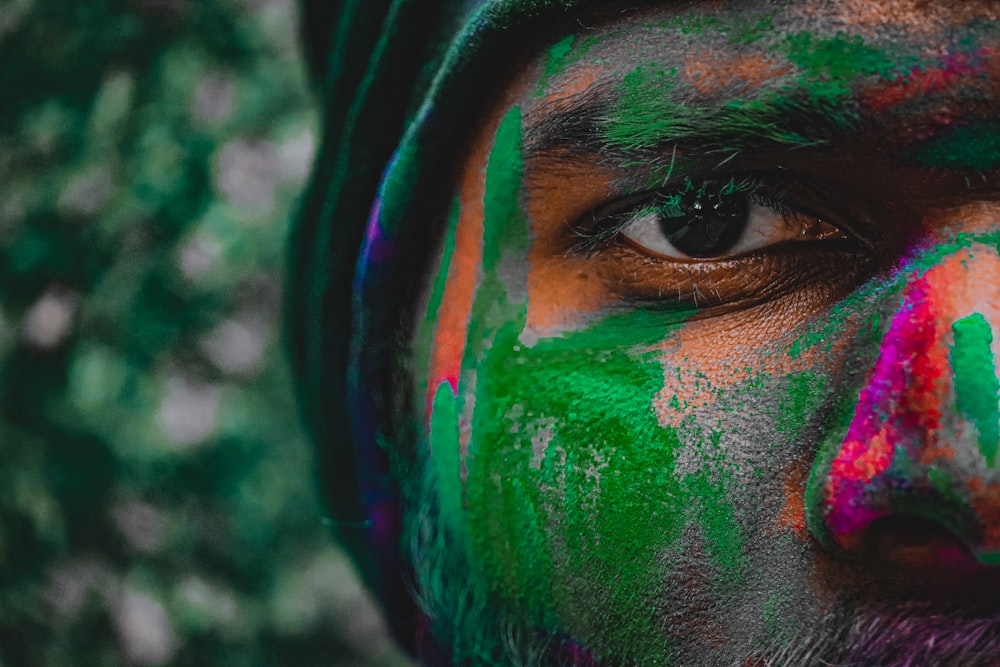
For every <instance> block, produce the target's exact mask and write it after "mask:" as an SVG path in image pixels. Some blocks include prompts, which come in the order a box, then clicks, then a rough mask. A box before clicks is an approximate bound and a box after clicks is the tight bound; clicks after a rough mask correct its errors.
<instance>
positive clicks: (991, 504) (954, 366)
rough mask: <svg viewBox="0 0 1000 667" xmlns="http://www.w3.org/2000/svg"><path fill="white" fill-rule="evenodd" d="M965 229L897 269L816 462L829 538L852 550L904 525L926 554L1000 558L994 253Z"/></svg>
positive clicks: (983, 560)
mask: <svg viewBox="0 0 1000 667" xmlns="http://www.w3.org/2000/svg"><path fill="white" fill-rule="evenodd" d="M965 238H966V240H961V239H960V240H958V241H955V242H953V243H951V244H950V245H949V244H942V245H938V246H937V249H925V250H924V251H923V253H922V254H921V256H920V258H919V260H918V261H915V262H913V263H912V264H911V266H910V268H909V269H904V273H906V282H905V285H906V286H905V288H904V289H903V293H902V299H899V306H898V308H897V310H896V311H895V313H894V314H893V316H892V319H891V323H890V325H889V328H888V331H887V333H886V334H885V336H884V337H883V338H882V341H881V344H880V351H879V354H878V357H877V361H876V362H875V364H874V367H873V368H872V369H871V370H870V372H869V373H868V376H867V379H866V381H865V385H864V387H863V388H862V390H861V393H860V396H859V398H858V401H857V404H856V407H855V410H854V413H853V416H852V417H851V418H850V425H849V427H848V429H847V432H846V435H845V436H844V438H843V440H842V441H840V443H839V445H835V446H834V447H833V450H832V454H833V455H832V459H831V458H830V457H829V454H828V455H827V456H824V457H823V458H824V460H825V462H826V463H825V464H824V465H823V468H825V470H824V471H821V470H816V471H814V473H813V475H814V477H813V481H812V482H811V485H813V484H815V486H814V487H813V491H815V492H816V493H815V494H814V496H813V497H814V499H815V501H817V502H816V503H815V504H814V507H813V509H814V510H815V511H816V512H817V515H814V516H813V517H811V519H813V521H812V522H811V528H812V529H813V532H814V534H815V533H816V532H817V531H818V532H820V533H821V535H820V537H821V539H822V540H823V541H826V542H827V543H830V542H833V543H835V544H836V545H838V546H839V547H842V548H843V549H846V550H852V549H854V550H856V549H858V548H860V545H861V544H868V545H870V540H869V539H868V538H870V536H871V535H872V533H873V532H874V533H877V532H878V529H879V528H884V527H885V526H887V525H896V526H902V525H905V526H908V527H909V528H908V531H909V534H910V538H912V535H913V533H914V531H916V532H922V533H924V534H925V535H932V536H933V538H932V539H929V538H928V539H925V540H924V541H922V542H920V546H919V549H920V550H922V551H923V553H922V554H921V562H922V563H927V562H931V563H933V564H935V565H941V564H944V565H949V564H950V565H955V564H958V563H964V564H968V565H973V566H982V565H1000V470H998V468H997V459H998V446H1000V402H998V401H1000V399H998V393H1000V382H998V380H997V359H998V358H1000V331H998V327H1000V255H998V252H997V245H996V241H995V240H993V241H992V242H991V241H990V240H989V237H978V238H980V239H981V240H979V241H969V240H967V239H968V237H965ZM897 294H898V293H897ZM896 298H897V299H898V297H896ZM817 465H819V464H817ZM891 519H895V520H897V521H895V522H894V521H891ZM876 526H877V527H879V528H876ZM914 526H917V527H918V528H916V529H915V528H914ZM903 532H906V531H903Z"/></svg>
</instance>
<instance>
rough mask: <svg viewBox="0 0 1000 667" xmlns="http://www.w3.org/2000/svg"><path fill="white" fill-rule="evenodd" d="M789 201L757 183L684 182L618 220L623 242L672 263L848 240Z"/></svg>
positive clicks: (839, 231) (780, 194)
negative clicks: (784, 245) (786, 245)
mask: <svg viewBox="0 0 1000 667" xmlns="http://www.w3.org/2000/svg"><path fill="white" fill-rule="evenodd" d="M787 199H788V196H787V195H786V194H784V193H781V192H778V193H776V192H769V191H767V190H766V189H765V187H764V186H763V185H762V184H761V183H760V182H758V181H753V180H744V181H736V180H734V179H730V180H728V181H726V182H721V183H720V182H715V181H704V182H702V183H700V184H694V183H692V182H691V181H687V182H686V183H685V184H684V186H683V189H681V190H678V191H673V192H669V193H665V194H660V195H658V196H656V197H655V198H654V200H653V201H652V202H650V203H649V204H647V205H645V206H642V207H641V208H639V209H637V210H634V211H629V212H626V213H625V214H624V215H622V216H620V219H621V225H622V226H621V229H620V231H619V233H620V234H621V236H622V237H624V238H625V239H627V240H628V241H631V242H632V243H633V244H634V245H636V246H637V247H638V248H639V249H640V250H644V251H647V252H649V253H652V254H656V255H659V256H662V257H665V258H671V259H675V260H698V259H708V258H722V257H730V256H736V255H740V254H743V253H750V252H754V251H757V250H761V249H763V248H768V247H771V246H774V245H777V244H779V243H783V242H796V241H798V242H801V241H818V240H832V239H843V240H847V239H848V238H849V237H848V236H847V235H846V234H845V233H844V232H843V231H841V230H840V229H838V228H837V227H836V226H835V225H833V224H831V223H829V222H827V221H826V220H824V219H822V218H821V217H819V216H817V215H812V214H809V213H806V212H804V211H799V210H796V209H794V208H792V207H791V206H789V205H788V204H787V203H786V201H787Z"/></svg>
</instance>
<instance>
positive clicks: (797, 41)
mask: <svg viewBox="0 0 1000 667" xmlns="http://www.w3.org/2000/svg"><path fill="white" fill-rule="evenodd" d="M785 55H786V56H787V57H788V59H789V60H790V61H791V62H792V63H793V64H794V65H796V66H797V67H799V68H801V69H802V70H804V71H805V72H807V73H809V74H810V75H812V76H813V77H815V78H817V79H818V78H823V79H826V80H828V81H829V82H830V83H833V84H836V85H838V86H842V85H845V84H846V83H847V82H851V81H853V80H854V79H856V78H859V77H867V76H877V77H879V78H882V79H891V78H892V77H893V76H894V75H895V74H896V73H897V72H898V71H899V67H900V65H901V63H900V62H899V59H898V58H892V57H889V56H888V55H887V54H886V53H885V52H884V51H882V50H881V49H879V48H876V47H874V46H870V45H868V44H865V41H864V38H863V37H861V35H845V34H843V33H839V34H837V35H835V36H834V37H831V38H827V39H818V38H817V37H815V36H814V35H813V34H812V33H811V32H809V31H807V30H803V31H802V32H798V33H795V34H793V35H788V36H787V37H786V38H785ZM838 90H840V89H839V88H838Z"/></svg>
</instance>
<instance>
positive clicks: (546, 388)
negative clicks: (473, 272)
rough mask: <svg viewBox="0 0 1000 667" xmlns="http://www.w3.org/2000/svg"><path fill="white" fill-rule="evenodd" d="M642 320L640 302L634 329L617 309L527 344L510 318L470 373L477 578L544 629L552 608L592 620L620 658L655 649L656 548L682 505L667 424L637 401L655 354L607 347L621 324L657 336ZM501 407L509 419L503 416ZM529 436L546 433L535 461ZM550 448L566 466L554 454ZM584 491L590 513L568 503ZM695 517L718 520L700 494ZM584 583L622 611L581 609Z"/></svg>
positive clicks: (715, 537) (681, 514) (718, 538)
mask: <svg viewBox="0 0 1000 667" xmlns="http://www.w3.org/2000/svg"><path fill="white" fill-rule="evenodd" d="M648 317H649V313H642V314H641V315H640V316H639V317H638V318H635V321H634V324H635V326H634V327H632V326H630V322H629V319H630V318H629V317H627V316H621V317H615V318H610V321H606V322H602V323H598V324H595V325H594V326H592V327H590V328H588V329H586V330H583V331H579V332H575V333H572V334H570V335H568V336H567V337H566V338H550V339H544V340H541V341H538V342H536V344H535V345H534V346H533V347H530V348H528V347H525V346H522V345H521V344H520V343H519V341H518V334H519V330H518V328H517V327H515V326H505V327H503V328H502V329H501V330H500V331H498V332H497V335H496V337H495V338H494V340H493V344H492V347H491V349H490V350H489V351H488V353H487V354H486V355H485V357H484V359H483V361H482V363H481V364H480V366H479V370H478V373H477V391H476V411H475V415H474V418H473V425H472V426H473V432H472V437H473V441H474V442H475V443H477V444H478V449H477V450H476V453H475V458H474V463H475V466H474V467H473V466H472V464H471V463H470V480H471V478H473V477H476V478H477V479H476V480H475V481H470V492H469V516H470V519H469V520H470V525H472V526H474V527H475V530H476V538H475V539H476V540H477V542H478V548H477V549H476V552H477V553H478V554H480V556H481V558H482V562H483V564H484V567H485V571H486V574H487V576H488V577H489V579H490V580H492V581H499V582H503V587H504V590H502V591H500V593H501V595H503V596H504V597H506V598H507V599H511V598H513V599H514V600H516V601H517V602H518V603H519V607H520V608H522V609H525V610H530V613H531V614H533V615H534V616H535V617H534V618H533V619H532V620H533V621H535V622H539V623H543V624H545V626H546V627H550V628H559V617H567V616H568V617H572V618H575V619H578V620H579V619H581V618H582V619H584V622H587V623H589V624H591V626H592V627H591V628H589V630H588V632H587V634H589V635H590V636H592V637H593V636H600V637H602V639H603V640H604V641H606V642H607V645H608V646H611V647H615V646H617V647H619V648H618V650H620V651H623V652H625V651H627V652H629V653H631V654H633V655H662V654H663V653H664V651H665V648H666V647H665V646H664V645H663V643H662V639H659V636H660V634H659V633H658V632H657V630H656V628H657V625H658V623H659V622H660V619H659V617H658V616H659V615H658V612H657V611H656V609H657V602H658V594H659V591H660V589H661V585H662V580H663V572H662V569H661V568H662V565H660V564H658V563H659V559H658V557H659V556H660V555H661V554H662V553H663V551H664V550H665V549H666V548H667V547H668V546H669V545H670V544H671V543H673V542H675V541H676V540H677V539H678V538H679V537H680V532H681V528H682V526H683V524H684V521H685V514H686V512H685V509H686V507H687V506H688V505H689V502H688V497H689V491H688V490H687V489H686V488H685V486H684V484H683V483H682V482H681V480H679V479H677V478H676V477H675V476H674V475H673V474H672V465H673V459H674V452H675V451H676V449H677V448H678V447H679V445H680V443H679V441H678V438H677V435H676V433H675V432H674V431H673V430H671V429H664V428H661V427H660V425H659V423H658V421H657V418H656V415H655V413H654V411H653V409H652V405H651V403H652V399H653V397H654V396H655V394H656V392H657V391H658V389H659V388H660V387H661V386H662V383H663V370H662V366H661V365H660V363H659V361H658V357H657V355H656V354H655V353H653V352H647V351H645V350H644V348H643V347H638V346H637V347H634V348H632V349H628V348H627V347H626V348H612V349H608V347H607V346H608V344H609V342H610V341H613V340H619V341H620V340H622V338H623V337H625V338H630V337H632V336H634V334H633V333H632V331H631V330H632V329H633V328H634V329H639V330H644V331H645V332H646V333H647V334H649V335H653V336H655V337H654V338H653V339H652V340H648V341H647V342H653V341H655V340H659V339H661V338H662V337H663V336H665V335H667V333H668V332H669V328H670V327H669V326H665V325H663V324H662V321H663V320H664V319H668V318H664V317H662V315H661V325H660V327H659V328H658V329H657V330H656V331H655V333H654V332H653V331H652V329H651V328H649V321H648ZM582 360H584V361H583V363H581V361H582ZM512 368H516V369H517V372H512V371H511V369H512ZM514 411H516V413H517V414H519V415H520V416H519V418H518V419H517V420H516V423H517V424H518V427H517V428H516V429H515V428H514V423H515V420H512V419H510V418H507V415H510V414H511V413H512V412H514ZM542 433H544V434H546V436H547V438H548V441H547V442H545V443H543V444H542V445H541V446H542V448H543V449H542V451H544V455H543V461H542V463H541V465H539V464H538V463H537V457H538V455H539V454H538V452H539V449H538V448H539V446H540V445H539V442H538V437H539V435H540V434H542ZM588 451H594V452H597V453H598V454H599V456H600V457H601V458H602V459H603V462H604V467H603V468H602V469H601V470H600V473H599V475H598V476H597V478H595V476H594V475H595V472H594V471H595V469H597V468H598V467H599V466H600V464H601V462H600V461H598V460H597V459H596V458H595V457H594V456H593V455H591V456H587V455H585V454H584V453H585V452H588ZM560 454H563V455H565V456H566V458H567V461H570V460H572V461H573V465H572V466H570V465H554V464H553V463H554V461H555V460H556V457H557V456H559V455H560ZM588 459H589V460H588ZM655 471H659V474H656V473H655ZM598 479H599V481H597V480H598ZM595 494H596V496H597V497H596V502H595V507H594V508H592V509H591V511H581V510H582V508H581V507H580V506H579V502H576V503H571V502H570V499H571V498H574V497H576V498H581V497H593V496H594V495H595ZM654 516H655V517H658V518H657V519H656V520H653V519H652V517H654ZM706 517H707V521H708V524H709V525H710V526H712V527H716V526H719V525H722V523H724V518H723V514H722V509H721V508H720V507H718V506H715V505H711V504H707V505H706ZM709 532H710V535H711V537H710V541H711V542H712V543H713V544H715V545H717V546H718V548H719V550H721V549H724V548H726V547H727V546H728V543H727V539H728V536H727V535H726V534H724V533H720V532H718V531H709ZM557 553H558V555H559V556H560V558H559V560H558V562H559V569H558V572H556V571H554V570H553V567H552V562H553V556H554V555H556V554H557ZM580 577H583V578H584V579H589V580H590V581H591V582H594V583H596V584H597V585H598V587H599V588H598V589H597V590H591V591H590V592H589V595H590V597H589V598H582V597H581V595H580V591H577V590H575V588H574V586H575V585H576V584H577V582H578V579H579V578H580ZM595 594H596V595H599V596H600V605H601V606H600V608H602V609H613V610H620V611H622V612H623V614H622V616H621V617H619V618H618V619H617V620H616V621H613V620H612V619H609V618H605V617H603V616H602V617H601V618H592V617H588V614H591V613H592V612H593V609H594V603H595V601H594V599H593V596H594V595H595ZM556 608H562V609H563V610H565V609H567V608H569V609H570V611H569V613H565V612H564V613H562V614H557V613H556ZM574 609H575V610H576V611H575V612H574V611H573V610H574ZM623 619H624V620H623ZM602 624H603V625H602ZM574 629H577V630H579V628H574ZM637 638H642V639H637ZM636 641H640V642H647V643H648V645H647V646H642V647H638V646H636V645H635V642H636Z"/></svg>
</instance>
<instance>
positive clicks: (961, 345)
mask: <svg viewBox="0 0 1000 667" xmlns="http://www.w3.org/2000/svg"><path fill="white" fill-rule="evenodd" d="M951 329H952V332H953V333H954V335H955V342H954V343H953V344H952V347H951V355H950V359H951V368H952V372H953V374H954V381H955V394H956V403H957V406H958V409H959V410H960V411H961V412H962V413H963V414H964V415H966V416H967V417H968V418H969V419H971V420H972V421H973V422H974V423H975V425H976V430H977V431H978V432H979V451H981V452H982V454H983V457H984V458H985V459H986V464H987V465H989V466H993V465H994V462H995V461H996V456H997V449H998V444H1000V403H998V400H1000V381H998V380H997V375H996V359H994V357H993V350H992V349H991V348H990V345H991V344H992V342H993V330H992V327H990V323H989V322H988V321H987V320H986V318H985V317H983V316H982V315H981V314H980V313H974V314H972V315H969V316H968V317H965V318H962V319H961V320H958V321H957V322H955V323H954V324H952V326H951Z"/></svg>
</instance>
